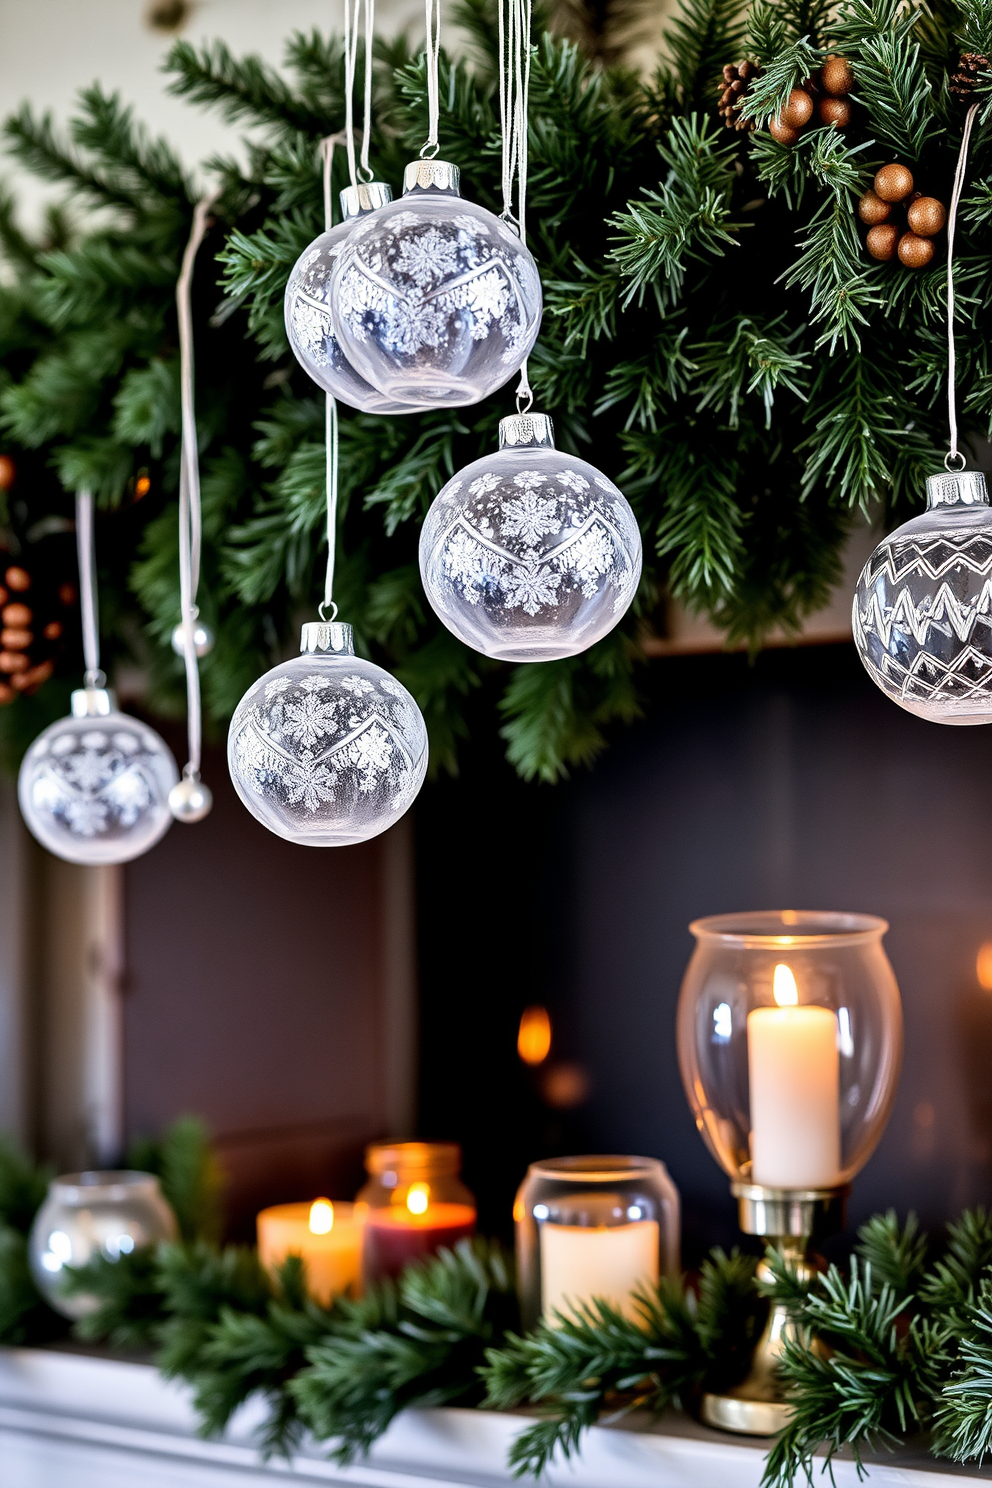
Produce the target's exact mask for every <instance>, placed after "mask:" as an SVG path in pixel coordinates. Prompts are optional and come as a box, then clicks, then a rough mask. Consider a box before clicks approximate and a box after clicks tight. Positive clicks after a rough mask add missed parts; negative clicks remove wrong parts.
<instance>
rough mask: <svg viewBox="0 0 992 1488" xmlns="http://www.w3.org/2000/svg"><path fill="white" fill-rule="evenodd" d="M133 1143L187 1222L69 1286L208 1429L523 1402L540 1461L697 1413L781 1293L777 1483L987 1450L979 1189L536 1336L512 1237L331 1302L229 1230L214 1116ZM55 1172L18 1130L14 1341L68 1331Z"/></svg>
mask: <svg viewBox="0 0 992 1488" xmlns="http://www.w3.org/2000/svg"><path fill="white" fill-rule="evenodd" d="M130 1156H131V1157H132V1159H135V1160H137V1159H138V1158H140V1159H141V1160H142V1162H143V1164H144V1166H145V1167H146V1168H149V1169H151V1170H153V1171H156V1172H158V1174H159V1176H160V1179H161V1182H162V1187H163V1191H164V1192H165V1193H166V1195H167V1197H168V1198H169V1200H170V1202H171V1203H172V1205H173V1207H174V1209H175V1210H176V1215H177V1219H178V1223H179V1230H180V1237H181V1238H180V1240H179V1241H177V1242H176V1243H174V1244H169V1245H163V1246H160V1247H158V1248H157V1249H153V1250H148V1249H146V1250H143V1251H135V1252H134V1253H132V1254H131V1255H129V1256H128V1255H124V1256H121V1258H120V1260H119V1261H116V1262H110V1261H108V1260H105V1259H102V1258H101V1259H99V1260H97V1261H95V1262H94V1263H92V1264H91V1265H89V1266H87V1267H86V1268H84V1269H82V1270H80V1271H77V1272H76V1273H75V1274H74V1276H73V1280H72V1283H71V1284H72V1285H73V1286H74V1287H76V1288H78V1289H79V1290H81V1291H85V1292H89V1293H96V1294H97V1295H98V1296H99V1298H100V1306H99V1309H98V1310H97V1311H96V1312H93V1313H91V1314H90V1315H89V1316H87V1317H86V1318H84V1319H83V1320H82V1321H81V1322H79V1323H77V1324H76V1325H75V1328H74V1329H73V1333H74V1336H75V1337H77V1338H80V1339H85V1340H88V1341H90V1342H102V1343H105V1344H107V1345H108V1346H109V1347H110V1348H127V1349H129V1350H133V1349H135V1348H136V1347H138V1348H141V1347H144V1348H147V1349H148V1350H149V1352H150V1354H151V1355H152V1356H153V1357H154V1360H155V1363H156V1364H157V1365H158V1367H159V1369H161V1370H162V1372H163V1373H164V1374H165V1375H166V1376H167V1377H168V1378H173V1379H183V1380H185V1381H187V1383H188V1384H189V1385H190V1386H191V1387H192V1390H193V1395H194V1400H195V1404H196V1409H197V1411H198V1413H199V1416H200V1421H201V1427H202V1430H203V1432H204V1434H205V1435H213V1434H216V1433H218V1432H220V1431H222V1430H223V1429H224V1427H225V1425H226V1424H227V1422H228V1421H229V1420H230V1418H231V1416H232V1415H233V1414H234V1412H235V1411H236V1410H237V1409H238V1407H239V1406H240V1405H241V1404H243V1402H244V1401H246V1400H247V1399H248V1398H249V1397H250V1396H252V1395H258V1394H261V1395H263V1396H264V1397H265V1399H266V1400H267V1402H268V1405H269V1413H268V1417H267V1423H266V1426H265V1428H264V1431H263V1434H262V1437H261V1439H260V1441H259V1447H260V1449H261V1451H262V1452H263V1454H265V1455H267V1456H268V1455H272V1454H273V1453H276V1452H279V1453H284V1454H289V1453H291V1452H292V1450H293V1449H294V1447H295V1446H296V1445H297V1444H298V1443H299V1442H300V1440H301V1439H302V1437H303V1436H304V1434H306V1433H310V1434H311V1435H312V1436H313V1437H315V1438H316V1439H317V1440H318V1441H322V1442H327V1443H329V1444H330V1445H329V1451H330V1455H331V1456H333V1457H334V1458H335V1460H337V1461H338V1462H340V1463H347V1462H350V1461H352V1460H353V1459H354V1458H356V1457H358V1456H361V1455H363V1454H364V1453H366V1452H368V1450H369V1448H370V1447H371V1446H372V1444H373V1443H374V1442H375V1441H376V1439H377V1438H378V1437H379V1436H381V1435H382V1433H383V1432H384V1431H385V1430H386V1428H387V1427H388V1426H389V1423H390V1422H391V1421H392V1419H393V1417H394V1416H395V1415H396V1414H397V1413H398V1412H399V1411H401V1410H404V1409H405V1408H406V1407H408V1406H413V1405H417V1406H430V1405H451V1404H457V1405H462V1406H476V1407H481V1408H490V1409H497V1410H511V1409H514V1408H516V1407H519V1406H521V1405H525V1404H526V1405H530V1406H534V1407H536V1408H537V1410H538V1412H539V1418H538V1419H537V1420H535V1421H534V1422H533V1423H532V1424H531V1425H529V1426H528V1427H526V1428H525V1429H524V1431H523V1432H521V1433H520V1435H519V1436H518V1437H517V1438H516V1440H515V1442H514V1445H513V1448H512V1451H511V1457H510V1465H511V1467H512V1469H513V1471H514V1472H515V1474H516V1475H518V1476H524V1475H528V1474H531V1475H537V1474H539V1473H540V1472H541V1471H542V1470H543V1469H544V1468H545V1467H546V1466H547V1465H548V1464H549V1463H550V1461H551V1459H552V1457H553V1456H554V1455H555V1454H556V1453H558V1454H560V1455H564V1456H568V1455H570V1454H573V1453H575V1452H577V1451H578V1450H579V1449H580V1446H581V1439H582V1435H583V1433H584V1431H585V1430H586V1429H587V1428H588V1427H589V1426H592V1425H594V1424H595V1423H596V1421H597V1420H599V1419H601V1418H602V1417H603V1416H604V1415H606V1416H609V1417H612V1418H615V1417H617V1416H618V1415H624V1414H626V1413H628V1412H630V1411H633V1410H637V1409H644V1410H647V1411H650V1412H652V1413H653V1414H658V1413H659V1412H661V1411H662V1410H664V1409H665V1408H666V1407H668V1406H672V1405H674V1406H676V1407H679V1408H681V1409H683V1410H686V1411H690V1412H691V1411H692V1410H693V1408H694V1405H695V1402H696V1401H697V1399H698V1397H699V1395H700V1394H701V1393H702V1392H703V1391H706V1390H723V1389H726V1388H727V1387H728V1386H730V1385H732V1384H734V1383H735V1382H736V1381H737V1380H739V1379H740V1378H741V1377H742V1376H743V1374H744V1373H745V1371H746V1369H747V1365H748V1361H749V1358H750V1354H751V1349H752V1348H753V1345H754V1343H755V1341H756V1339H757V1337H758V1334H759V1332H760V1330H761V1327H762V1326H763V1323H764V1318H765V1314H766V1309H767V1307H768V1300H769V1298H771V1297H774V1298H776V1299H780V1300H783V1301H785V1302H786V1303H787V1305H788V1307H789V1309H790V1312H791V1313H792V1316H793V1318H794V1321H795V1323H796V1325H797V1338H798V1340H799V1341H798V1342H794V1343H790V1344H789V1345H788V1346H787V1348H786V1354H785V1362H784V1365H783V1373H784V1375H785V1378H786V1379H787V1381H788V1383H789V1386H790V1388H791V1391H792V1395H793V1400H794V1412H793V1417H792V1421H791V1424H790V1425H789V1427H788V1429H787V1430H786V1431H785V1432H783V1433H782V1435H781V1436H780V1437H779V1438H778V1439H777V1440H776V1441H775V1443H774V1444H773V1446H772V1449H771V1451H770V1453H769V1456H768V1460H767V1463H766V1467H765V1475H764V1480H763V1481H764V1488H791V1485H792V1484H794V1483H795V1482H796V1481H797V1480H800V1479H801V1478H803V1477H804V1476H808V1475H809V1474H810V1473H811V1471H812V1466H813V1454H814V1453H815V1452H817V1451H820V1452H825V1454H826V1456H827V1458H828V1460H829V1459H830V1458H831V1457H832V1456H833V1455H834V1453H836V1452H838V1451H839V1450H840V1448H841V1447H842V1446H848V1447H850V1448H851V1449H852V1450H853V1452H854V1454H855V1457H856V1460H857V1461H858V1463H859V1466H860V1463H861V1455H862V1453H863V1452H866V1451H869V1450H874V1449H877V1448H878V1447H880V1446H882V1447H884V1446H896V1445H898V1443H899V1442H900V1441H901V1440H904V1439H907V1438H909V1437H910V1436H913V1437H916V1436H918V1435H919V1433H921V1432H924V1433H927V1434H928V1435H929V1439H930V1443H931V1448H932V1451H933V1453H934V1455H935V1456H937V1457H946V1458H951V1459H952V1460H954V1461H957V1462H969V1461H975V1460H980V1459H981V1458H982V1457H983V1456H984V1455H985V1454H986V1453H987V1452H988V1451H989V1450H990V1449H992V1215H989V1214H987V1213H986V1212H985V1210H983V1209H976V1210H969V1211H966V1212H965V1213H964V1214H963V1215H962V1216H961V1218H960V1219H959V1220H958V1222H957V1223H956V1224H953V1225H951V1226H950V1227H949V1231H948V1240H947V1244H946V1246H945V1247H944V1248H943V1250H942V1251H941V1252H940V1253H939V1254H935V1255H931V1251H930V1242H929V1241H928V1239H927V1237H926V1236H925V1235H922V1234H921V1233H920V1232H919V1231H918V1228H917V1225H916V1221H915V1219H914V1218H913V1217H912V1216H910V1217H909V1219H908V1220H907V1221H906V1222H905V1224H900V1223H899V1222H898V1220H897V1219H896V1216H895V1215H894V1214H893V1213H891V1212H890V1213H889V1214H886V1215H877V1216H875V1218H873V1219H871V1220H869V1222H868V1223H867V1224H866V1225H864V1226H863V1227H862V1228H861V1230H860V1231H859V1232H858V1243H857V1246H856V1248H855V1253H854V1256H853V1257H852V1260H851V1264H850V1268H849V1270H847V1271H846V1272H845V1271H842V1270H841V1269H839V1268H838V1267H837V1266H833V1265H832V1266H830V1267H829V1268H828V1269H827V1270H826V1271H824V1272H822V1273H820V1274H818V1275H816V1276H815V1277H814V1279H813V1281H812V1282H811V1283H810V1284H809V1285H803V1284H800V1283H799V1282H798V1281H797V1279H796V1277H795V1275H794V1274H793V1273H792V1272H790V1271H789V1270H788V1268H787V1267H786V1265H785V1263H784V1261H783V1259H782V1257H781V1256H780V1255H778V1254H777V1253H775V1252H771V1253H770V1255H769V1260H770V1262H771V1266H772V1272H773V1279H772V1281H771V1282H770V1283H768V1284H767V1285H762V1284H760V1283H758V1282H756V1280H755V1265H756V1262H755V1260H754V1258H753V1257H749V1256H742V1255H739V1254H738V1253H736V1252H734V1253H733V1254H731V1255H729V1256H728V1255H725V1254H724V1253H723V1252H722V1251H720V1250H714V1251H713V1252H712V1253H711V1254H710V1256H709V1258H708V1260H706V1261H705V1262H704V1264H703V1266H702V1269H701V1271H700V1273H699V1276H698V1277H697V1278H696V1279H695V1280H694V1282H692V1283H689V1282H688V1281H681V1282H678V1283H670V1282H662V1283H661V1284H660V1285H659V1286H658V1287H657V1289H652V1290H651V1291H650V1292H649V1293H646V1294H645V1295H643V1296H642V1297H641V1298H640V1299H639V1301H638V1316H637V1317H636V1318H635V1319H630V1318H626V1317H624V1316H622V1315H621V1314H620V1313H619V1312H617V1311H616V1310H615V1309H614V1308H612V1307H609V1306H608V1305H606V1304H605V1303H602V1302H597V1303H595V1304H594V1305H593V1306H590V1307H589V1308H588V1309H587V1310H586V1311H585V1312H584V1313H583V1314H582V1316H581V1317H578V1318H567V1319H561V1320H560V1321H559V1323H558V1324H557V1325H556V1326H554V1327H547V1326H545V1325H543V1324H542V1325H541V1326H539V1327H538V1328H537V1329H535V1330H534V1332H532V1333H530V1334H527V1335H526V1336H521V1335H520V1334H519V1333H517V1332H515V1331H514V1328H515V1327H516V1326H518V1313H517V1306H516V1298H515V1293H514V1281H513V1270H512V1266H511V1264H510V1262H509V1261H508V1259H507V1257H506V1256H505V1255H504V1253H503V1252H502V1250H501V1249H500V1247H499V1246H498V1245H496V1244H493V1243H490V1242H488V1241H485V1240H481V1239H480V1240H475V1241H472V1242H469V1241H462V1242H461V1243H460V1244H459V1245H458V1246H457V1247H456V1249H455V1250H454V1251H442V1252H441V1254H440V1255H439V1256H438V1257H437V1258H436V1259H433V1260H431V1261H427V1262H424V1263H422V1264H420V1265H417V1266H411V1267H409V1268H408V1269H407V1271H406V1272H404V1274H403V1276H402V1278H401V1279H400V1281H399V1282H398V1283H397V1284H395V1285H394V1284H393V1283H391V1282H387V1283H384V1284H382V1285H380V1286H377V1287H376V1288H374V1289H372V1290H371V1291H370V1292H369V1293H368V1294H367V1295H366V1296H365V1297H363V1298H362V1299H361V1300H358V1301H355V1300H348V1299H345V1300H338V1301H337V1302H335V1303H334V1304H333V1305H332V1306H331V1307H329V1308H324V1307H320V1306H318V1305H317V1304H316V1303H315V1302H313V1301H312V1300H311V1299H310V1298H309V1297H308V1295H307V1291H306V1285H305V1275H304V1270H303V1266H302V1263H301V1262H300V1261H299V1260H298V1259H296V1258H295V1257H294V1258H291V1259H290V1260H288V1261H287V1262H286V1263H285V1264H284V1265H283V1266H282V1268H281V1269H280V1270H279V1271H278V1273H277V1274H276V1275H275V1276H270V1275H269V1274H268V1273H267V1272H266V1271H265V1270H264V1269H263V1267H262V1266H261V1265H260V1263H259V1260H258V1255H257V1253H256V1252H255V1251H254V1250H252V1249H249V1248H248V1247H244V1246H233V1245H228V1246H223V1247H221V1246H219V1245H218V1244H217V1240H216V1236H217V1232H218V1220H219V1206H218V1196H219V1187H218V1183H217V1173H216V1167H215V1164H214V1160H213V1157H212V1155H211V1153H210V1149H209V1146H208V1145H207V1142H206V1140H205V1137H204V1134H203V1131H202V1128H201V1127H200V1126H199V1125H198V1123H196V1122H194V1121H189V1120H187V1121H183V1122H180V1123H178V1124H177V1125H176V1126H175V1127H174V1128H173V1129H172V1130H171V1132H170V1133H168V1135H167V1136H166V1138H165V1139H164V1141H163V1142H162V1143H160V1144H143V1146H142V1149H141V1151H140V1152H138V1151H135V1152H132V1153H131V1154H130ZM48 1178H49V1174H48V1172H47V1171H45V1170H43V1169H40V1168H37V1167H35V1166H34V1165H33V1164H32V1163H30V1162H29V1161H28V1160H27V1159H26V1158H24V1157H22V1156H21V1155H20V1154H19V1153H17V1152H16V1151H15V1150H14V1149H13V1148H11V1147H9V1146H4V1147H0V1342H2V1343H7V1344H26V1345H30V1344H37V1343H42V1342H51V1341H53V1340H56V1339H57V1338H58V1337H59V1336H60V1335H61V1336H64V1335H65V1334H66V1333H67V1332H68V1325H67V1324H66V1323H65V1321H64V1320H63V1319H61V1318H60V1317H58V1316H57V1315H56V1314H55V1313H54V1312H53V1311H52V1310H51V1308H49V1307H48V1306H47V1304H46V1303H45V1302H44V1301H43V1300H42V1298H41V1297H40V1295H39V1293H38V1292H37V1290H36V1289H35V1287H34V1284H33V1282H32V1280H31V1276H30V1272H29V1270H28V1266H27V1236H28V1232H29V1230H30V1227H31V1222H32V1219H33V1217H34V1214H35V1213H36V1212H37V1209H38V1206H39V1205H40V1203H41V1201H42V1199H43V1197H44V1194H45V1190H46V1187H47V1182H48ZM814 1334H815V1335H816V1337H817V1339H818V1340H819V1345H820V1346H819V1347H817V1349H815V1350H814V1349H811V1348H810V1347H809V1339H810V1338H811V1337H812V1336H813V1335H814Z"/></svg>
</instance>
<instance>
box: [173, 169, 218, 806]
mask: <svg viewBox="0 0 992 1488" xmlns="http://www.w3.org/2000/svg"><path fill="white" fill-rule="evenodd" d="M215 200H216V194H213V195H211V196H208V197H204V198H203V199H202V200H201V201H198V202H197V204H196V207H195V208H194V210H193V226H192V228H191V230H190V235H189V241H188V243H187V244H186V251H185V253H184V254H183V262H182V268H181V270H180V273H179V279H178V282H177V284H176V311H177V314H178V319H179V382H180V401H181V407H182V450H181V457H180V464H179V604H180V610H181V613H182V627H183V655H184V659H185V662H186V715H187V722H186V728H187V736H188V748H189V759H188V760H187V763H186V765H185V767H184V768H183V775H184V777H185V778H186V779H187V780H199V778H200V763H201V753H202V722H201V712H200V669H199V665H198V663H197V657H196V640H195V626H196V620H197V617H198V615H199V613H200V612H199V610H198V609H197V605H196V595H197V590H198V589H199V586H200V546H201V539H202V521H201V515H200V459H199V451H198V448H197V437H196V409H195V402H194V381H193V309H192V303H191V300H192V285H193V266H194V264H195V262H196V255H197V252H198V250H199V247H200V244H201V243H202V242H203V238H204V235H205V234H206V231H207V217H208V215H209V212H210V209H211V207H212V206H213V204H214V201H215Z"/></svg>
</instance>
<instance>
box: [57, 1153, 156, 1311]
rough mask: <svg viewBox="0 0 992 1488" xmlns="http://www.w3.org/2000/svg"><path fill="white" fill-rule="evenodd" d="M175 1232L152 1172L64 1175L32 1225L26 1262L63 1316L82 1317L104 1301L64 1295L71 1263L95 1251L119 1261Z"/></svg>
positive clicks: (84, 1295)
mask: <svg viewBox="0 0 992 1488" xmlns="http://www.w3.org/2000/svg"><path fill="white" fill-rule="evenodd" d="M176 1233H177V1231H176V1219H175V1215H174V1214H173V1212H172V1210H171V1209H170V1208H169V1205H168V1204H167V1203H166V1201H165V1197H164V1195H163V1193H162V1190H161V1189H160V1187H159V1182H158V1179H157V1178H156V1177H155V1176H154V1175H153V1174H152V1173H138V1172H135V1171H133V1170H131V1169H124V1170H119V1171H118V1170H112V1171H109V1172H91V1173H66V1174H65V1175H64V1176H63V1177H61V1178H53V1179H52V1181H51V1183H50V1184H49V1185H48V1195H47V1197H46V1199H45V1202H44V1203H43V1204H42V1206H41V1208H40V1209H39V1210H38V1213H37V1214H36V1216H35V1220H34V1224H33V1225H32V1226H31V1235H30V1238H29V1240H28V1263H29V1265H30V1267H31V1275H32V1276H33V1277H34V1280H35V1283H36V1284H37V1287H38V1290H39V1291H40V1292H41V1294H42V1296H43V1297H44V1298H45V1300H46V1302H48V1303H49V1305H50V1306H51V1307H54V1308H55V1311H56V1312H60V1313H61V1314H62V1316H63V1317H67V1318H73V1319H76V1318H81V1317H85V1316H86V1314H87V1313H90V1312H95V1311H96V1309H97V1308H98V1307H99V1305H100V1299H99V1298H98V1297H95V1296H91V1295H89V1294H88V1293H85V1292H73V1293H72V1294H71V1295H66V1293H65V1290H64V1286H65V1268H66V1267H67V1266H85V1265H86V1264H87V1262H88V1261H91V1260H92V1259H93V1258H94V1256H97V1255H102V1256H103V1257H104V1259H105V1260H108V1261H119V1260H120V1258H121V1256H122V1255H131V1254H132V1253H133V1252H134V1251H135V1250H140V1249H141V1248H142V1247H144V1246H148V1245H156V1244H158V1242H159V1241H160V1240H174V1239H175V1238H176Z"/></svg>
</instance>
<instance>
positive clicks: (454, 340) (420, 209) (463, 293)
mask: <svg viewBox="0 0 992 1488" xmlns="http://www.w3.org/2000/svg"><path fill="white" fill-rule="evenodd" d="M331 309H332V314H333V316H334V329H335V332H336V334H337V338H338V341H339V342H340V344H341V348H342V350H343V352H344V354H345V356H346V357H347V359H348V361H349V362H351V364H352V365H353V366H354V367H355V369H356V370H357V371H358V372H360V373H361V375H362V376H363V377H364V378H366V379H367V381H368V382H370V383H371V384H372V385H373V386H374V387H376V388H378V389H379V390H380V392H381V393H383V394H384V395H385V396H386V397H388V398H396V399H400V400H402V401H404V402H414V403H417V404H420V405H429V406H436V405H439V404H440V405H445V406H448V407H462V406H464V405H467V404H470V403H478V402H479V401H480V399H482V398H485V397H487V396H488V394H489V393H492V392H495V390H496V389H497V388H499V387H502V386H503V384H504V383H505V382H506V381H507V380H508V379H509V378H510V377H512V376H513V374H514V373H515V372H516V371H517V370H518V368H519V367H520V365H521V363H522V362H523V360H524V358H525V357H526V356H527V355H528V353H529V352H530V350H531V348H532V346H533V345H534V342H535V340H536V338H537V332H538V329H539V327H540V324H541V281H540V277H539V275H538V272H537V265H536V263H535V262H534V259H533V257H532V256H531V254H530V253H529V252H528V251H527V249H526V248H525V247H524V245H523V244H522V243H521V241H520V239H519V237H518V236H517V235H516V233H515V232H513V231H512V230H511V229H510V228H509V227H507V225H506V224H505V223H504V222H501V221H500V219H499V218H498V217H495V216H494V215H493V213H492V212H487V211H486V210H485V208H484V207H480V206H476V205H475V204H474V203H473V202H468V201H465V200H464V199H463V198H462V197H460V196H459V195H458V171H457V169H456V168H455V167H454V166H452V165H449V164H447V163H446V162H444V161H438V160H434V161H416V162H414V164H413V165H411V166H408V167H407V173H406V190H405V191H404V194H403V197H402V199H401V200H400V201H398V202H392V203H391V204H390V205H389V206H388V207H383V208H382V210H381V211H378V212H376V213H374V215H372V216H370V217H368V218H367V219H366V220H365V221H363V222H360V223H359V224H358V225H357V226H356V227H355V228H354V229H353V230H352V232H351V233H350V235H349V237H348V240H347V242H346V243H345V245H344V247H343V248H342V249H341V252H340V254H339V256H338V260H337V264H336V266H335V268H334V272H333V277H332V280H331Z"/></svg>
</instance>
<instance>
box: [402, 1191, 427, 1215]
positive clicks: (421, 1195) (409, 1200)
mask: <svg viewBox="0 0 992 1488" xmlns="http://www.w3.org/2000/svg"><path fill="white" fill-rule="evenodd" d="M430 1197H431V1191H430V1188H429V1186H428V1185H427V1184H426V1183H411V1184H410V1187H409V1189H408V1190H407V1195H406V1207H407V1208H408V1209H409V1211H410V1213H411V1214H426V1213H427V1205H428V1204H429V1203H430Z"/></svg>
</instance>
